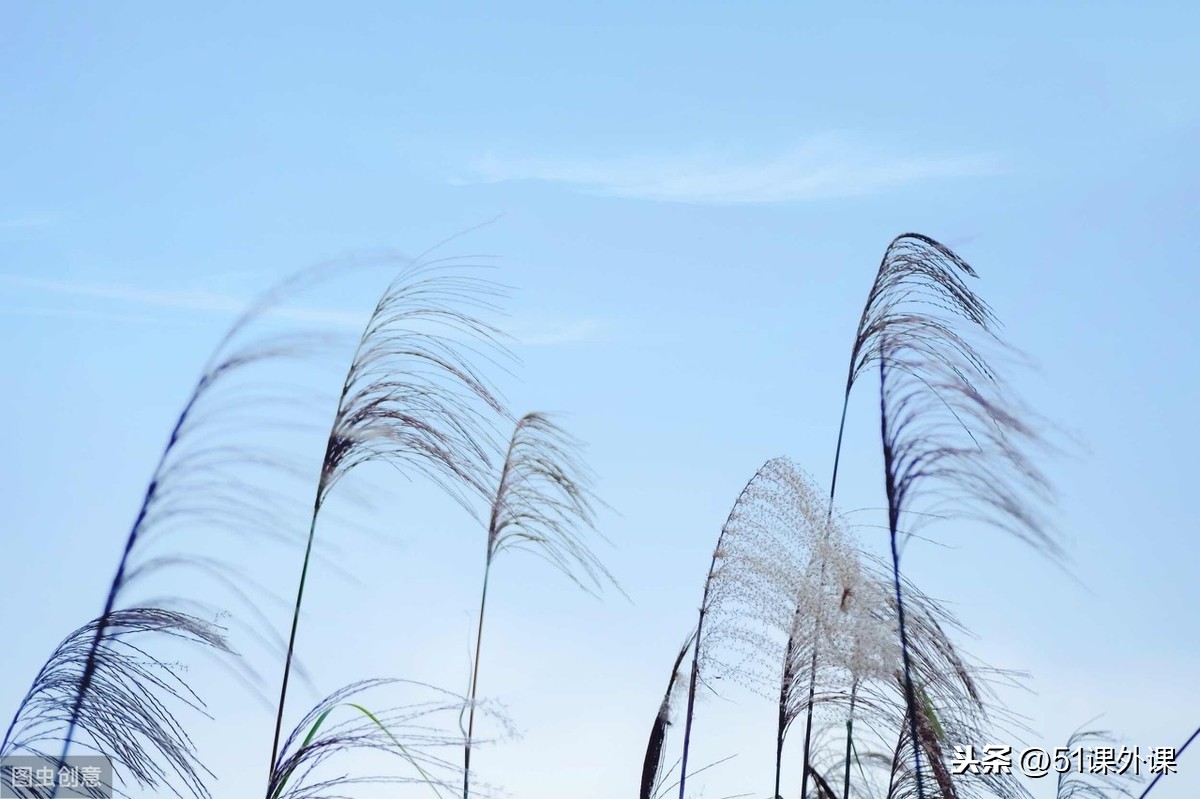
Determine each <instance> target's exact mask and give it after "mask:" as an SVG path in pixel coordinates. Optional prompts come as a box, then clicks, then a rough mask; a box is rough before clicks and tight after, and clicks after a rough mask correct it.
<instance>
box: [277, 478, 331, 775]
mask: <svg viewBox="0 0 1200 799" xmlns="http://www.w3.org/2000/svg"><path fill="white" fill-rule="evenodd" d="M320 512H321V501H320V498H319V496H318V499H317V500H316V501H315V502H314V503H313V515H312V522H311V523H310V524H309V526H308V544H307V545H306V546H305V548H304V564H303V565H302V566H301V567H300V585H299V587H298V588H297V589H296V604H295V606H294V607H293V608H292V632H291V634H290V635H289V637H288V648H287V656H286V658H285V660H284V663H283V684H282V685H281V686H280V688H279V706H278V707H277V708H276V709H275V735H274V738H273V740H272V744H271V770H270V772H268V774H267V780H268V782H270V778H271V776H272V775H273V774H274V773H275V764H276V763H275V761H276V760H277V759H278V758H279V736H280V734H281V733H282V731H283V708H284V703H285V702H286V701H287V689H288V678H289V677H290V676H291V674H292V656H293V654H294V653H295V651H296V630H297V629H298V628H299V626H300V605H301V603H302V602H303V601H304V582H305V580H306V579H307V578H308V564H309V561H310V560H311V558H312V547H313V539H314V538H315V533H316V530H317V516H318V515H319V514H320Z"/></svg>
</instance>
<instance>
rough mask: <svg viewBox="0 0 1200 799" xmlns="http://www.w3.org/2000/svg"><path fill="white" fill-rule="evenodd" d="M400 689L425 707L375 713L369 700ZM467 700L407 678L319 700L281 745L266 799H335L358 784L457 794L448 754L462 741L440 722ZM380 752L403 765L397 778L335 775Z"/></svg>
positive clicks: (352, 687) (344, 690)
mask: <svg viewBox="0 0 1200 799" xmlns="http://www.w3.org/2000/svg"><path fill="white" fill-rule="evenodd" d="M397 687H398V688H403V689H405V690H408V691H412V690H418V691H421V692H422V693H424V694H426V695H427V696H425V698H423V699H422V700H420V701H414V702H408V703H406V704H403V705H398V706H392V707H389V708H387V709H386V710H371V709H370V708H369V707H368V706H367V704H366V703H367V702H368V697H367V695H368V694H372V695H374V694H379V693H380V689H386V688H397ZM463 704H464V700H463V698H462V697H459V696H456V695H454V694H452V693H449V692H447V691H443V690H441V689H438V688H434V687H433V686H429V685H425V684H423V683H415V682H411V681H408V680H395V679H375V680H364V681H361V682H356V683H353V684H351V685H347V686H345V687H344V688H341V689H339V690H338V691H335V692H334V693H332V694H330V695H329V696H327V697H326V698H325V699H323V700H321V701H320V702H318V703H317V704H316V705H314V706H313V707H312V709H310V710H309V711H308V713H307V714H305V716H304V718H302V719H301V720H300V722H299V724H297V725H296V728H295V729H294V730H293V731H292V733H291V734H290V735H289V736H288V738H287V739H286V740H285V741H284V743H283V747H282V749H281V751H280V757H279V760H278V762H277V763H276V764H275V768H273V769H272V772H271V780H270V782H269V783H268V785H267V792H266V799H335V797H345V796H347V794H346V793H345V792H346V791H348V790H350V789H352V788H353V787H354V786H359V785H369V784H418V785H424V786H426V787H428V788H429V793H432V794H433V795H434V796H435V797H445V796H448V795H452V792H453V790H454V786H455V778H456V777H457V773H458V769H457V767H455V765H454V764H453V763H452V762H451V761H450V760H448V759H447V758H446V757H445V756H444V755H442V754H440V753H441V752H442V751H448V750H451V749H453V748H456V747H458V746H459V745H460V744H461V739H460V738H458V737H457V736H449V735H446V734H445V733H444V732H442V729H443V727H444V722H443V721H439V719H441V718H442V717H449V716H451V715H452V714H454V713H457V712H460V711H461V708H462V706H463ZM369 751H375V752H380V753H383V754H386V755H388V756H390V757H391V758H394V759H395V760H397V761H398V770H399V772H401V773H398V774H393V775H372V774H361V773H359V774H357V775H355V776H350V775H349V774H347V773H344V772H343V773H338V772H337V770H336V769H331V768H330V765H331V761H333V760H336V759H338V758H344V757H346V756H347V755H349V754H351V753H358V754H360V755H361V754H362V753H365V752H369Z"/></svg>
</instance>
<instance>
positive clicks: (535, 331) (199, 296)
mask: <svg viewBox="0 0 1200 799" xmlns="http://www.w3.org/2000/svg"><path fill="white" fill-rule="evenodd" d="M0 285H8V286H13V287H17V288H25V289H32V290H34V291H39V292H44V293H47V294H52V295H59V296H73V297H84V298H91V299H99V300H109V301H114V302H118V303H122V304H125V305H134V306H140V307H143V308H158V309H164V310H175V311H198V312H208V313H221V314H229V315H233V314H239V313H241V312H243V311H245V310H246V308H247V307H249V305H250V301H249V300H247V299H245V298H243V297H238V296H234V295H231V294H222V293H217V292H212V291H181V290H164V289H147V288H142V287H138V286H129V285H123V284H113V283H89V282H80V281H74V280H51V279H46V278H37V277H28V276H25V275H6V274H0ZM0 314H4V315H22V316H43V317H71V318H80V319H91V320H97V321H114V322H135V323H162V322H163V321H164V320H163V319H162V318H155V317H151V316H145V315H136V314H130V313H113V312H111V311H107V310H103V309H101V310H97V309H94V308H52V307H31V306H16V305H9V306H4V307H0ZM266 315H267V316H271V317H274V318H277V319H286V320H289V321H293V322H303V323H308V324H322V325H327V326H329V327H333V328H338V329H344V330H348V331H352V332H356V333H357V332H360V331H361V330H362V328H363V325H365V324H366V322H367V318H368V316H369V314H368V313H366V312H363V313H352V312H348V311H339V310H331V309H322V308H272V309H270V310H268V311H267V312H266ZM503 328H504V332H505V333H507V334H508V335H509V336H511V337H512V339H513V340H514V341H515V342H516V343H518V344H521V345H525V346H554V345H563V344H580V343H590V342H596V341H600V340H601V339H603V338H604V333H605V331H604V325H603V324H601V323H600V322H599V321H598V320H596V319H524V320H521V319H516V320H510V321H509V322H508V323H507V324H505V325H503Z"/></svg>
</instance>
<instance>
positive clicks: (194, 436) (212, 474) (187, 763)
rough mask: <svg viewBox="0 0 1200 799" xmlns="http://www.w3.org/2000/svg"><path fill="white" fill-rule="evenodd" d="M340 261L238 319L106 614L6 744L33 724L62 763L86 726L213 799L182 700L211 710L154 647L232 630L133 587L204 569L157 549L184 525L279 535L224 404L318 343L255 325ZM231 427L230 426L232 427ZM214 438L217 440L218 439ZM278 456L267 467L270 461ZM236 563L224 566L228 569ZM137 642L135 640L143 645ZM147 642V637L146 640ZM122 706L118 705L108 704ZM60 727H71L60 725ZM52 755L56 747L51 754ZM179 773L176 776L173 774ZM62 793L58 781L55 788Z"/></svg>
mask: <svg viewBox="0 0 1200 799" xmlns="http://www.w3.org/2000/svg"><path fill="white" fill-rule="evenodd" d="M331 268H332V265H330V264H322V265H320V266H318V267H314V268H312V269H308V270H304V271H301V272H298V273H296V274H294V275H292V276H291V277H289V278H287V279H285V280H283V281H281V282H280V283H278V284H276V285H275V286H274V287H272V288H270V289H269V290H267V291H266V292H264V293H263V294H261V295H260V296H259V298H258V299H257V300H256V301H255V302H254V303H252V304H251V305H250V307H249V308H248V309H247V310H246V311H245V312H244V313H243V314H242V315H241V316H239V317H238V318H237V320H236V321H235V322H234V324H233V325H232V326H231V327H230V328H229V330H228V331H227V332H226V333H225V335H224V336H223V338H222V339H221V341H220V342H219V343H218V345H217V347H216V348H215V349H214V351H213V353H212V355H211V356H210V358H209V360H208V362H207V363H206V364H205V367H204V369H203V371H202V373H201V375H200V378H199V379H198V380H197V382H196V384H195V385H194V387H193V389H192V391H191V393H190V394H189V396H188V398H187V400H186V402H185V403H184V405H183V409H182V410H181V411H180V413H179V415H178V416H177V417H176V419H175V423H174V425H173V427H172V429H171V433H170V435H169V436H168V439H167V443H166V445H165V447H164V448H163V451H162V453H161V455H160V457H159V461H158V463H157V465H156V466H155V469H154V471H153V473H152V475H151V478H150V481H149V484H148V485H147V488H146V491H145V493H144V495H143V497H142V502H141V505H140V506H139V508H138V511H137V514H136V516H135V519H134V522H133V524H132V526H131V528H130V531H129V533H128V535H127V536H126V538H125V542H124V546H123V549H122V552H121V556H120V559H119V561H118V564H117V569H116V573H115V575H114V577H113V579H112V581H111V582H110V584H109V588H108V593H107V596H106V598H105V601H104V606H103V609H102V611H101V613H100V615H99V616H97V617H96V618H95V619H94V620H92V621H91V622H89V623H88V624H87V625H85V626H83V627H81V628H79V629H78V630H76V631H75V632H73V633H72V634H71V635H70V636H68V638H67V639H66V640H64V642H63V643H62V644H61V645H60V646H59V647H58V648H57V649H56V650H55V652H54V653H53V654H52V655H51V657H50V659H49V660H48V661H47V662H46V664H45V665H44V666H43V668H42V669H41V671H40V672H39V674H38V676H37V678H36V679H35V681H34V683H33V686H32V687H31V688H30V690H29V691H28V692H27V694H26V696H25V698H24V699H23V701H22V702H21V704H20V705H19V706H18V708H17V711H16V713H15V715H14V718H13V720H12V722H11V723H10V725H9V728H8V733H7V735H6V737H5V743H4V747H7V748H8V750H6V751H9V750H12V749H15V748H16V747H17V746H18V744H19V742H24V743H23V744H21V745H29V744H30V738H29V735H30V731H31V730H37V732H36V734H35V736H34V737H35V738H36V740H37V741H39V742H40V743H39V744H38V745H39V746H44V745H45V744H46V742H47V741H49V740H51V737H50V736H51V735H54V736H56V740H58V741H60V742H61V751H60V753H59V754H58V755H57V756H56V757H54V758H53V760H54V762H56V763H60V764H61V763H64V762H66V758H67V756H68V754H69V752H70V750H71V746H72V744H73V743H74V742H75V740H76V738H77V737H78V736H79V735H80V734H81V733H82V734H83V735H84V737H85V738H86V739H87V741H88V747H89V748H91V749H94V750H99V751H103V752H106V753H108V754H110V755H111V756H112V758H113V763H114V769H115V770H116V773H117V774H118V775H120V774H121V773H122V771H126V772H127V773H128V776H129V777H131V778H132V779H133V780H134V781H137V782H139V783H141V784H143V785H146V786H147V787H151V788H162V789H166V790H170V791H172V792H173V793H176V794H179V791H181V790H186V791H187V792H189V793H191V794H193V795H195V796H198V797H205V796H207V795H208V791H207V788H206V787H205V785H204V779H203V777H204V775H205V774H206V773H207V771H206V770H205V769H204V768H203V766H202V764H201V763H200V762H199V760H198V758H197V756H196V753H195V751H194V748H193V746H192V743H191V741H190V739H189V738H188V737H187V735H186V733H185V732H184V730H183V728H182V726H181V725H180V724H179V723H178V722H177V721H176V719H175V717H174V715H173V714H174V713H175V712H176V711H177V710H179V709H180V706H179V704H178V703H179V702H180V701H182V702H183V705H185V706H189V707H191V708H199V707H201V703H199V700H198V699H196V698H195V697H194V695H192V694H191V691H190V689H189V688H187V686H186V685H185V684H183V683H182V682H181V681H180V680H179V679H178V677H177V674H176V671H175V669H174V668H173V667H172V665H170V664H167V663H164V662H163V661H160V660H158V659H156V658H155V657H154V656H153V655H151V654H150V652H149V650H150V648H151V647H150V646H149V645H150V643H151V642H152V640H153V639H154V638H155V637H158V638H168V639H173V640H175V641H185V642H188V643H191V644H195V645H199V646H201V647H203V648H205V649H209V650H213V651H217V652H219V653H222V654H224V655H232V654H233V653H232V650H231V649H230V647H229V646H228V644H227V643H226V641H225V636H224V633H223V631H222V630H220V629H219V628H217V627H216V625H215V624H213V623H210V622H208V621H206V620H204V619H202V618H201V617H199V616H197V615H195V614H190V613H182V612H179V611H178V610H173V609H171V608H170V607H168V606H170V605H176V606H183V605H190V606H191V607H193V608H199V609H203V610H204V611H205V612H208V611H210V610H212V609H213V608H212V606H211V604H210V603H208V602H206V601H201V600H197V599H192V600H188V599H186V598H184V597H180V596H170V597H165V598H162V599H159V600H156V601H154V602H152V603H149V604H147V603H146V602H145V601H144V600H142V601H139V602H138V603H137V604H136V606H134V607H125V606H124V603H125V602H126V595H127V594H128V593H129V590H130V588H131V586H133V585H134V584H135V583H137V582H138V581H139V579H141V578H145V577H147V576H149V575H151V574H157V573H160V572H162V571H163V570H164V569H167V568H171V567H179V566H182V567H195V566H197V565H198V561H197V559H195V558H189V557H183V556H168V555H163V554H161V553H159V554H155V553H154V551H153V544H154V543H155V542H157V541H164V540H166V539H167V538H168V537H169V536H170V535H171V534H172V533H173V532H175V531H178V530H179V528H180V526H181V525H182V524H183V523H184V522H191V523H199V524H203V525H204V526H205V529H206V530H208V532H209V533H210V534H211V533H212V532H213V530H215V529H226V530H231V531H234V532H236V533H238V534H241V533H243V532H245V531H246V530H257V531H269V532H278V530H272V529H271V522H270V520H269V519H265V518H263V516H262V515H261V514H258V513H257V512H256V510H255V509H256V508H257V507H258V504H259V503H261V502H262V500H263V494H262V492H261V491H256V490H254V489H252V488H251V487H249V486H247V485H245V484H244V483H243V482H242V481H239V480H237V479H236V478H235V477H232V476H230V475H229V474H228V473H227V472H225V471H222V466H224V465H228V464H229V463H230V462H232V461H241V462H249V461H254V460H255V458H256V457H257V456H256V455H255V454H254V453H253V452H252V451H249V450H246V449H245V448H241V447H238V446H236V445H231V444H229V443H227V442H226V441H224V440H222V439H221V438H220V432H221V431H220V430H219V428H221V427H222V423H221V419H222V411H223V410H224V408H223V407H222V406H221V405H220V403H221V402H222V401H224V402H226V403H227V405H228V404H229V403H231V402H232V404H237V403H239V402H241V403H245V402H246V401H247V398H246V397H239V394H238V393H237V391H238V380H237V378H238V377H239V376H240V375H242V374H243V373H245V372H246V371H247V370H249V369H251V368H253V367H256V366H257V365H259V364H263V363H265V362H268V361H276V360H279V359H282V358H290V357H295V356H297V355H299V354H301V353H304V352H306V351H308V350H309V349H310V348H311V347H312V345H313V344H314V343H315V339H314V338H313V337H311V336H302V335H294V334H293V335H274V336H270V337H262V336H260V337H257V338H255V337H252V336H249V335H248V334H247V329H248V328H249V327H250V326H251V325H252V323H253V322H255V320H257V319H258V318H259V317H261V316H262V315H264V314H265V313H267V312H268V311H270V310H271V309H273V308H274V307H275V306H277V305H278V304H279V303H280V302H281V301H283V300H284V299H285V298H287V297H288V296H289V295H291V294H293V293H294V292H296V291H297V290H299V289H301V288H303V287H305V286H309V285H311V284H313V283H315V282H316V281H318V280H320V279H322V278H323V277H325V276H326V275H327V274H329V272H330V271H331ZM225 432H227V427H226V430H225ZM210 438H211V439H212V440H209V439H210ZM271 463H272V461H271V460H270V458H265V459H260V460H259V461H258V465H271ZM226 565H227V564H223V563H222V564H220V566H221V569H224V568H225V566H226ZM135 639H136V640H137V641H138V643H137V644H136V645H135V644H133V643H132V641H133V640H135ZM142 639H148V640H145V641H143V640H142ZM225 662H226V664H227V665H228V666H229V667H231V668H233V669H234V670H235V671H239V672H240V673H241V674H242V675H243V677H246V676H249V677H253V674H252V673H251V672H248V671H247V670H246V669H245V667H244V666H243V665H242V664H241V663H240V662H239V661H238V660H237V659H226V661H225ZM109 703H111V704H109ZM53 729H61V730H62V731H61V733H52V732H50V731H51V730H53ZM42 754H43V755H44V756H46V757H49V754H48V753H46V752H44V751H43V752H42ZM172 775H173V776H174V777H175V778H177V779H176V780H172V779H171V776H172ZM56 792H57V788H56V789H55V791H54V793H56Z"/></svg>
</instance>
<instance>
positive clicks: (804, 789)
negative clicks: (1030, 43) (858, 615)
mask: <svg viewBox="0 0 1200 799" xmlns="http://www.w3.org/2000/svg"><path fill="white" fill-rule="evenodd" d="M821 575H822V583H823V582H824V579H823V578H824V575H825V566H824V565H822V566H821ZM813 623H814V624H815V623H816V621H815V620H814V622H813ZM819 648H820V637H819V636H813V654H812V664H811V667H810V668H809V672H808V708H807V710H806V711H805V721H804V760H803V763H802V765H801V768H802V769H803V774H804V776H802V777H801V778H800V799H808V772H809V757H810V755H811V753H812V726H813V725H812V719H813V703H814V700H815V698H816V695H817V651H818V649H819Z"/></svg>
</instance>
